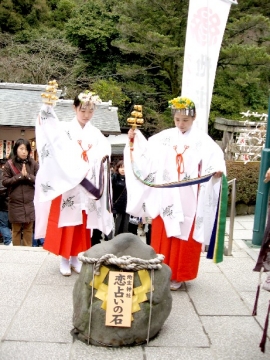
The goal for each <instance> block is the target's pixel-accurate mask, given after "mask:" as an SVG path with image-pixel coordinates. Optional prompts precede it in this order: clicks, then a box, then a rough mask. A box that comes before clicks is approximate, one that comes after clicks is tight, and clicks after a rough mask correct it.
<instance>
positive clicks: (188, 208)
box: [124, 97, 226, 290]
mask: <svg viewBox="0 0 270 360" xmlns="http://www.w3.org/2000/svg"><path fill="white" fill-rule="evenodd" d="M169 106H170V107H171V109H172V114H173V118H174V123H175V127H174V128H171V129H167V130H163V131H161V132H160V133H158V134H156V135H154V136H152V137H150V138H149V139H148V141H147V140H146V138H145V137H144V136H143V134H142V133H141V131H140V130H139V129H135V130H134V129H130V130H129V132H128V137H129V140H130V143H129V144H127V145H126V147H125V150H124V163H125V172H126V186H127V194H128V200H127V212H128V213H129V214H131V215H134V216H139V217H147V216H149V217H151V218H152V219H153V221H152V234H151V246H152V247H153V248H154V249H155V251H156V252H157V253H160V254H163V255H165V260H164V262H165V263H166V264H167V265H169V266H170V267H171V270H172V277H171V290H177V289H179V288H180V286H181V284H182V282H184V281H189V280H192V279H195V278H196V276H197V273H198V267H199V260H200V254H201V250H202V248H204V246H205V245H209V242H210V238H211V236H212V233H213V229H214V227H215V219H216V215H217V207H218V204H219V193H220V184H221V178H222V176H223V174H225V172H226V168H225V161H224V155H223V152H222V150H221V148H220V147H219V146H218V145H217V143H216V142H215V141H214V140H213V139H212V138H211V137H210V136H208V135H207V134H206V133H204V132H203V131H201V130H199V129H197V128H196V127H195V126H194V125H193V123H194V121H195V119H196V109H195V104H194V102H193V101H192V100H190V99H188V98H184V97H177V98H175V99H173V100H171V101H169ZM223 177H224V176H223ZM193 179H195V180H193ZM200 182H201V183H200ZM179 185H181V186H179ZM183 185H184V186H183Z"/></svg>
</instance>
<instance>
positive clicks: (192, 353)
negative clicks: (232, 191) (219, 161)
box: [0, 216, 270, 360]
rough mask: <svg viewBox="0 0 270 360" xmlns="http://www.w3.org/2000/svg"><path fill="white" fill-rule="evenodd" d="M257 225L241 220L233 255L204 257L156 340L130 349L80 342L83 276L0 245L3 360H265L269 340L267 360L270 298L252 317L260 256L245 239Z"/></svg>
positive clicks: (28, 251) (33, 252)
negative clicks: (77, 326)
mask: <svg viewBox="0 0 270 360" xmlns="http://www.w3.org/2000/svg"><path fill="white" fill-rule="evenodd" d="M252 223H253V217H252V216H243V217H237V221H236V224H235V231H239V233H236V236H234V240H233V244H232V249H233V252H232V255H231V256H225V257H224V261H223V262H222V263H219V264H214V263H213V262H212V261H211V260H208V259H206V257H205V254H202V256H201V263H200V269H199V275H198V277H197V279H195V280H194V281H189V282H187V283H185V284H184V285H183V287H182V288H181V289H180V290H179V291H176V292H173V293H172V296H173V304H172V312H171V314H170V316H169V317H168V319H167V320H166V322H165V324H164V326H163V328H162V329H161V331H160V332H159V334H158V336H157V337H156V338H155V339H153V340H151V341H150V342H149V344H148V345H141V346H136V347H131V348H128V347H125V348H117V349H114V348H104V347H96V346H88V345H87V344H85V343H83V342H81V341H79V340H77V339H74V338H73V337H72V335H71V333H70V331H71V330H72V314H73V309H72V291H73V286H74V283H75V281H76V279H77V278H78V275H77V274H75V273H73V274H72V276H71V277H63V276H61V274H60V273H59V262H60V259H59V257H57V256H55V255H52V254H49V253H47V252H46V251H44V250H43V249H42V248H23V247H16V248H15V247H6V246H3V245H0V269H1V270H0V340H1V341H0V359H1V360H24V359H26V360H32V359H34V360H43V359H44V360H45V359H46V360H51V359H61V360H80V359H93V360H99V359H102V360H111V359H113V360H115V359H117V360H127V359H128V360H133V359H134V360H135V359H136V360H161V359H162V360H167V359H168V360H182V359H183V360H189V359H190V360H196V359H200V360H204V359H209V360H227V359H230V360H241V359H243V360H253V359H254V360H255V359H256V360H257V359H258V360H260V359H267V358H268V357H269V354H270V343H269V339H268V341H267V344H266V353H265V354H263V353H261V351H260V348H259V343H260V341H261V337H262V329H263V326H264V322H265V315H266V310H267V307H268V301H269V298H270V296H269V293H268V292H266V291H264V290H262V291H261V294H260V298H259V305H258V315H257V316H256V317H253V316H252V315H251V313H252V309H253V305H254V300H255V294H256V290H257V283H258V273H255V272H253V271H252V269H253V267H254V265H255V261H256V260H257V257H258V253H259V249H258V248H257V249H256V248H255V249H253V248H250V247H248V246H247V245H246V243H245V242H244V241H242V240H243V239H244V238H242V239H241V237H243V236H245V237H246V239H251V238H252V225H251V224H252ZM227 228H228V226H227ZM240 232H241V233H240ZM241 234H242V235H241ZM238 237H239V238H238ZM244 240H245V239H244ZM142 241H144V239H143V237H142ZM264 275H265V274H264ZM269 332H270V330H269Z"/></svg>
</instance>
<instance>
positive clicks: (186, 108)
mask: <svg viewBox="0 0 270 360" xmlns="http://www.w3.org/2000/svg"><path fill="white" fill-rule="evenodd" d="M168 103H169V107H170V108H171V109H172V111H174V112H176V111H177V112H180V113H181V114H184V115H188V116H194V115H195V104H194V102H193V101H192V100H190V99H188V98H186V97H182V96H178V97H176V98H174V99H172V100H170V101H169V102H168Z"/></svg>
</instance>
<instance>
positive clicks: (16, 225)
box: [3, 139, 38, 246]
mask: <svg viewBox="0 0 270 360" xmlns="http://www.w3.org/2000/svg"><path fill="white" fill-rule="evenodd" d="M30 153H31V145H30V142H29V141H28V140H26V139H18V140H17V141H16V142H15V144H14V147H13V152H12V157H11V159H9V160H8V161H7V162H6V164H5V166H4V169H3V185H4V186H5V187H7V189H8V192H9V202H8V218H9V221H10V223H11V224H12V242H13V245H14V246H20V245H23V246H32V234H33V222H34V221H35V208H34V202H33V200H34V192H35V179H36V174H37V172H38V164H37V162H36V161H35V160H34V159H32V158H31V157H30Z"/></svg>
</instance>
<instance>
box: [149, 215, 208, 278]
mask: <svg viewBox="0 0 270 360" xmlns="http://www.w3.org/2000/svg"><path fill="white" fill-rule="evenodd" d="M193 230H194V224H193V226H192V228H191V232H190V235H189V238H188V240H181V239H178V238H175V237H169V238H168V237H167V235H166V230H165V227H164V222H163V220H162V218H161V217H160V216H158V217H157V218H155V219H153V221H152V234H151V246H152V247H153V248H154V250H155V251H156V253H157V254H163V255H165V259H164V263H165V264H167V265H168V266H169V267H170V268H171V270H172V277H171V280H175V281H178V282H180V281H188V280H193V279H195V278H196V277H197V274H198V269H199V263H200V255H201V248H202V244H200V243H198V242H197V241H195V240H194V239H193V237H192V235H193Z"/></svg>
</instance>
